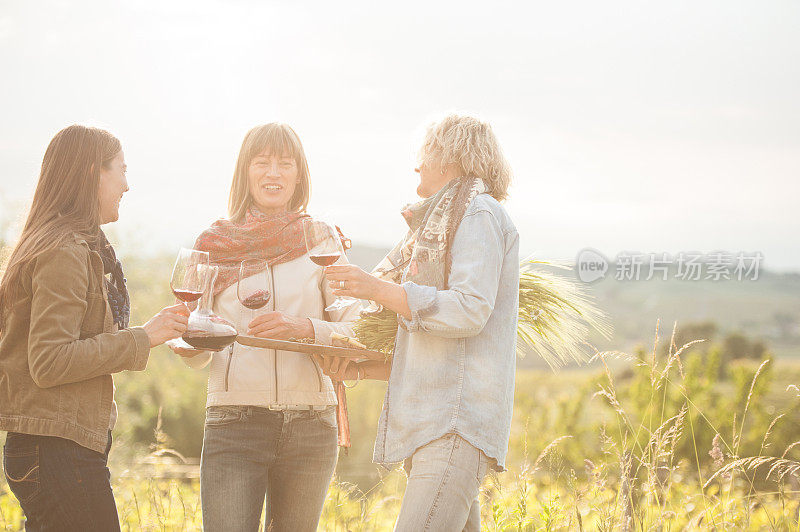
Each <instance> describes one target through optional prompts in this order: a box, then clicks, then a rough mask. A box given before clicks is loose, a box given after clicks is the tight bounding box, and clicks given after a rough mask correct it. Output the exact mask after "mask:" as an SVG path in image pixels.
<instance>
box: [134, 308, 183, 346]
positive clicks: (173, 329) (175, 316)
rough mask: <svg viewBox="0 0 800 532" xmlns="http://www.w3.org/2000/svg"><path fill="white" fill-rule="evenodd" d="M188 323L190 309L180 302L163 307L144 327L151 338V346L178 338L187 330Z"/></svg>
mask: <svg viewBox="0 0 800 532" xmlns="http://www.w3.org/2000/svg"><path fill="white" fill-rule="evenodd" d="M188 324H189V309H188V308H187V307H186V305H184V304H183V303H178V304H177V305H172V306H171V307H166V308H164V309H162V310H161V312H159V313H158V314H156V315H155V316H153V317H152V318H150V321H148V322H147V323H145V324H144V325H143V326H142V328H143V329H144V332H146V333H147V337H148V338H150V347H155V346H157V345H161V344H163V343H164V342H166V341H167V340H172V339H173V338H178V337H179V336H180V335H182V334H183V333H185V332H186V328H187V327H188ZM173 351H174V349H173ZM176 352H177V351H176Z"/></svg>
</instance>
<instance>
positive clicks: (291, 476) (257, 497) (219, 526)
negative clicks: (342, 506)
mask: <svg viewBox="0 0 800 532" xmlns="http://www.w3.org/2000/svg"><path fill="white" fill-rule="evenodd" d="M335 408H336V407H328V408H327V409H326V410H324V411H319V412H317V411H309V410H305V411H293V410H286V411H273V410H268V409H266V408H259V407H253V406H212V407H209V408H208V410H207V411H206V425H205V435H204V437H203V454H202V458H201V463H200V494H201V499H202V505H203V529H204V530H206V532H217V531H224V532H250V531H256V530H258V526H259V520H260V519H259V518H260V517H261V509H262V507H263V506H264V498H265V496H266V500H267V512H266V517H265V519H264V529H265V530H272V531H273V532H281V531H291V532H306V531H307V532H313V531H315V530H316V529H317V523H318V522H319V517H320V514H321V512H322V505H323V504H324V502H325V495H326V494H327V492H328V486H329V485H330V482H331V478H332V477H333V471H334V469H335V467H336V459H337V453H338V447H337V437H336V434H337V431H336V410H335ZM270 527H271V528H270Z"/></svg>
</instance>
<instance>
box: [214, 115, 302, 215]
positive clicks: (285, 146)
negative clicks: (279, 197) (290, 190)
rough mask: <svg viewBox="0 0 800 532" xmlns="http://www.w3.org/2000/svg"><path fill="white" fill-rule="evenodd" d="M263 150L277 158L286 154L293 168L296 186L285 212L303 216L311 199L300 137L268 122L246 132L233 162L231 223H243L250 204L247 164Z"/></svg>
mask: <svg viewBox="0 0 800 532" xmlns="http://www.w3.org/2000/svg"><path fill="white" fill-rule="evenodd" d="M265 150H267V151H268V152H270V153H273V154H276V155H278V156H281V155H284V154H288V155H289V156H290V157H292V158H294V161H295V163H296V164H297V176H298V177H299V178H300V182H299V183H298V184H297V187H296V188H295V189H294V194H293V195H292V198H291V199H290V200H289V210H290V211H296V212H305V210H306V207H308V200H309V198H310V196H311V182H310V180H309V172H308V161H307V160H306V153H305V151H304V150H303V144H302V143H301V142H300V137H298V136H297V133H295V131H294V129H292V128H291V127H289V126H288V125H286V124H280V123H277V122H271V123H269V124H264V125H262V126H256V127H254V128H253V129H251V130H250V131H248V132H247V135H245V136H244V140H243V141H242V147H241V149H240V150H239V158H238V159H237V160H236V170H235V171H234V172H233V183H231V193H230V195H229V196H228V217H229V218H230V219H231V220H232V221H234V222H241V221H242V220H244V217H245V214H246V213H247V209H249V208H250V206H251V205H252V204H253V198H252V196H251V195H250V187H249V186H248V182H247V177H248V169H249V168H250V161H252V160H253V158H254V157H256V156H257V155H260V154H261V153H263V152H264V151H265Z"/></svg>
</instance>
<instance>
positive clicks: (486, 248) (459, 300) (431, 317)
mask: <svg viewBox="0 0 800 532" xmlns="http://www.w3.org/2000/svg"><path fill="white" fill-rule="evenodd" d="M416 171H417V173H418V174H419V180H420V181H419V186H418V187H417V193H418V195H419V196H421V197H422V198H424V199H423V200H422V201H421V202H419V203H416V204H414V205H411V206H409V207H406V208H405V209H404V210H403V211H402V215H403V217H404V218H405V221H406V223H407V224H408V226H409V231H408V234H407V235H406V237H405V238H404V239H403V240H401V241H400V242H399V243H398V245H397V246H396V247H395V248H394V249H393V250H392V251H391V252H390V253H389V254H388V255H387V256H386V258H385V259H384V260H383V261H382V262H381V263H380V264H379V265H378V267H377V268H376V270H375V271H374V272H373V273H372V274H370V273H367V272H365V271H363V270H361V269H360V268H358V267H357V266H352V265H334V266H329V267H328V268H327V270H326V275H327V278H328V281H329V284H330V286H331V287H332V288H334V289H335V290H334V293H335V294H338V295H342V296H350V297H356V298H361V299H369V300H372V301H374V302H376V303H377V304H379V305H381V306H383V307H385V308H388V309H390V310H392V311H394V312H396V313H397V315H398V322H399V323H398V327H399V328H398V332H397V340H396V344H395V349H394V356H393V358H392V359H391V360H390V361H389V362H387V363H383V362H363V363H359V364H353V363H349V364H348V363H345V364H341V363H340V360H339V359H336V358H333V357H321V358H320V363H321V364H322V365H323V368H324V369H325V371H326V372H327V373H328V374H329V375H332V376H333V377H334V378H335V379H339V380H341V379H358V378H373V379H384V380H388V381H389V385H388V388H387V390H386V397H385V399H384V403H383V410H382V412H381V415H380V419H379V424H378V436H377V439H376V441H375V451H374V461H375V462H377V463H380V464H392V463H397V462H403V463H404V467H405V469H406V471H407V473H408V484H407V486H406V492H405V495H404V497H403V503H402V506H401V509H400V515H399V517H398V519H397V523H396V525H395V530H397V531H404V532H405V531H419V530H436V531H458V530H469V531H474V530H479V529H480V503H479V500H478V494H479V488H480V485H481V481H482V479H483V477H484V475H485V474H486V471H487V469H488V468H489V467H491V468H492V469H495V470H497V471H504V470H505V458H506V452H507V449H508V438H509V433H510V428H511V410H512V406H513V395H514V371H515V356H516V355H515V353H516V350H515V345H516V337H517V312H518V302H519V235H518V233H517V230H516V228H515V227H514V224H513V223H512V221H511V219H510V218H509V216H508V214H507V213H506V211H505V209H504V208H503V207H502V206H501V204H500V201H502V200H504V199H505V198H506V196H507V188H508V185H509V180H510V174H511V172H510V168H509V165H508V163H507V162H506V159H505V157H504V156H503V153H502V150H501V149H500V145H499V143H498V142H497V139H496V138H495V135H494V133H493V132H492V129H491V127H490V126H489V124H487V123H486V122H483V121H481V120H478V119H476V118H474V117H470V116H459V115H450V116H447V117H446V118H444V119H443V120H441V121H440V122H438V123H435V124H433V125H431V126H430V127H429V128H428V130H427V133H426V136H425V140H424V143H423V146H422V149H421V150H420V164H419V167H418V168H417V169H416Z"/></svg>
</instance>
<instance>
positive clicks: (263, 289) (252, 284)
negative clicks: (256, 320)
mask: <svg viewBox="0 0 800 532" xmlns="http://www.w3.org/2000/svg"><path fill="white" fill-rule="evenodd" d="M268 266H269V265H268V263H267V261H266V260H264V259H245V260H243V261H242V263H241V264H240V265H239V281H238V282H237V284H236V296H237V297H238V298H239V302H240V303H241V304H242V306H244V307H245V308H249V309H250V310H252V311H253V317H255V314H256V312H255V311H256V310H258V309H260V308H263V307H264V306H266V304H267V303H269V299H270V297H271V296H272V294H270V292H269V274H268V273H267V268H268Z"/></svg>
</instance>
